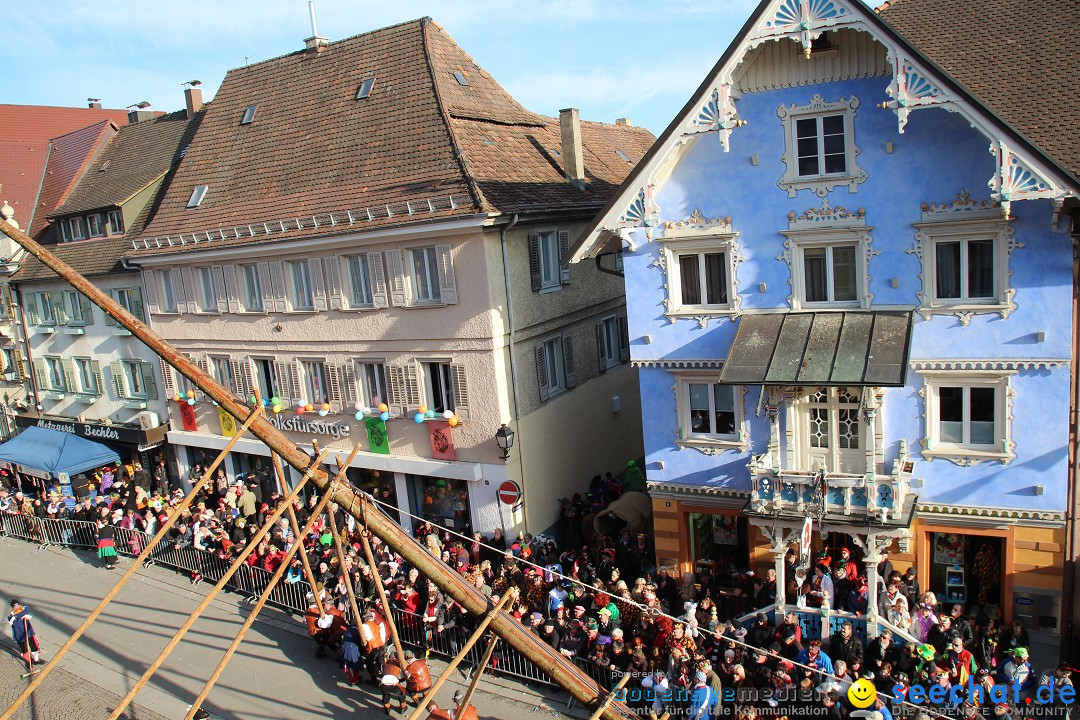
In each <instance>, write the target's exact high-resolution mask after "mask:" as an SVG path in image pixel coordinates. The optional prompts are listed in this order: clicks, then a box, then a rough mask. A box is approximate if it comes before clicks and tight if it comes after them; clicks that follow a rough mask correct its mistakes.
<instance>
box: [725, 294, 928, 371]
mask: <svg viewBox="0 0 1080 720" xmlns="http://www.w3.org/2000/svg"><path fill="white" fill-rule="evenodd" d="M911 324H912V313H910V312H884V311H881V312H870V311H855V310H851V311H845V312H796V313H775V314H765V315H743V316H742V319H741V320H739V328H738V330H736V332H735V340H734V342H733V343H732V345H731V352H730V353H729V354H728V358H727V360H726V361H725V362H724V368H723V370H722V371H721V373H720V382H721V383H722V384H725V385H808V386H818V387H825V386H830V385H841V386H842V385H872V386H882V387H901V386H903V385H904V381H905V377H906V374H907V360H908V352H909V350H910V349H911Z"/></svg>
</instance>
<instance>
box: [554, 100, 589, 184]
mask: <svg viewBox="0 0 1080 720" xmlns="http://www.w3.org/2000/svg"><path fill="white" fill-rule="evenodd" d="M559 131H560V133H561V134H562V160H563V172H565V173H566V177H567V179H568V180H570V182H572V183H574V184H575V185H581V184H582V183H584V182H585V161H584V158H583V157H582V150H581V117H580V115H579V113H578V110H577V108H568V109H566V110H560V111H559Z"/></svg>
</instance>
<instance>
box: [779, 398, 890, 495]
mask: <svg viewBox="0 0 1080 720" xmlns="http://www.w3.org/2000/svg"><path fill="white" fill-rule="evenodd" d="M818 391H824V392H825V395H826V398H825V401H824V402H815V398H814V395H816V394H817V393H818ZM841 392H846V393H847V394H848V395H851V396H854V398H855V400H853V401H848V402H844V401H842V400H841V398H840V393H841ZM863 392H864V391H863V388H862V387H861V386H843V387H837V386H826V387H804V388H802V392H801V393H799V394H797V395H795V396H794V397H793V398H792V401H791V404H790V410H791V412H790V414H789V415H788V418H787V419H788V421H789V422H790V424H791V425H790V426H791V436H792V454H793V458H792V460H793V462H792V469H793V470H797V471H801V472H817V471H818V470H819V469H822V468H821V467H820V465H817V464H816V462H815V460H814V458H813V457H812V456H813V455H814V454H815V453H816V454H820V455H828V457H826V458H825V459H826V461H827V462H826V463H825V466H824V469H825V470H827V471H828V472H831V473H841V472H843V471H842V470H841V469H839V468H838V466H839V465H840V463H841V462H842V461H843V459H844V457H843V456H842V455H841V453H843V454H845V455H847V456H848V457H849V458H850V457H851V456H858V460H856V461H855V467H854V469H852V471H851V473H848V474H855V475H862V474H865V473H867V472H873V470H874V468H873V467H868V466H867V464H866V452H867V445H868V443H870V442H871V433H873V432H875V431H876V428H872V427H870V425H869V423H868V422H867V419H866V416H865V414H864V413H863V412H862V411H861V406H862V398H863ZM816 408H823V409H825V410H826V411H827V412H828V418H829V420H828V422H829V428H828V440H829V443H828V445H827V446H826V447H824V448H821V447H818V448H814V447H813V445H812V444H811V431H810V430H811V428H810V424H811V419H812V417H813V411H814V409H816ZM842 410H847V411H851V410H855V422H856V423H857V424H858V428H859V435H858V437H859V447H858V448H841V447H840V446H839V429H840V426H839V422H840V412H841V411H842ZM834 429H835V430H837V434H835V435H834V434H833V432H832V431H833V430H834ZM830 465H832V468H830V467H829V466H830Z"/></svg>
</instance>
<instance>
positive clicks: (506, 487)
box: [499, 480, 521, 505]
mask: <svg viewBox="0 0 1080 720" xmlns="http://www.w3.org/2000/svg"><path fill="white" fill-rule="evenodd" d="M520 499H521V486H520V485H518V484H517V483H516V482H514V481H513V480H507V481H506V482H504V483H503V484H502V485H500V486H499V500H500V501H501V502H502V503H503V504H504V505H514V504H515V503H517V501H518V500H520Z"/></svg>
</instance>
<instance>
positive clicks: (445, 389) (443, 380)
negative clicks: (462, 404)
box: [419, 358, 457, 413]
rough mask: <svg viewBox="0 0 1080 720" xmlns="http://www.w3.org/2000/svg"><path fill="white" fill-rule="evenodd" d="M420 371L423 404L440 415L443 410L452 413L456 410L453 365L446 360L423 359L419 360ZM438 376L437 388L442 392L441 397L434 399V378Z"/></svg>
mask: <svg viewBox="0 0 1080 720" xmlns="http://www.w3.org/2000/svg"><path fill="white" fill-rule="evenodd" d="M419 362H420V370H421V372H422V373H423V376H424V404H425V405H427V406H428V407H429V408H432V409H436V408H440V407H441V408H442V410H437V412H439V413H441V412H443V411H444V410H450V411H451V412H454V411H456V410H457V397H456V395H455V393H454V371H453V367H452V365H453V363H451V362H450V361H449V360H447V359H442V358H440V359H423V360H420V361H419ZM436 375H437V376H438V381H439V386H440V388H441V390H442V392H441V393H438V394H439V395H441V397H438V398H436V397H435V395H436V394H437V393H436V392H435V391H436V387H435V385H434V379H435V378H434V377H433V376H436Z"/></svg>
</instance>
